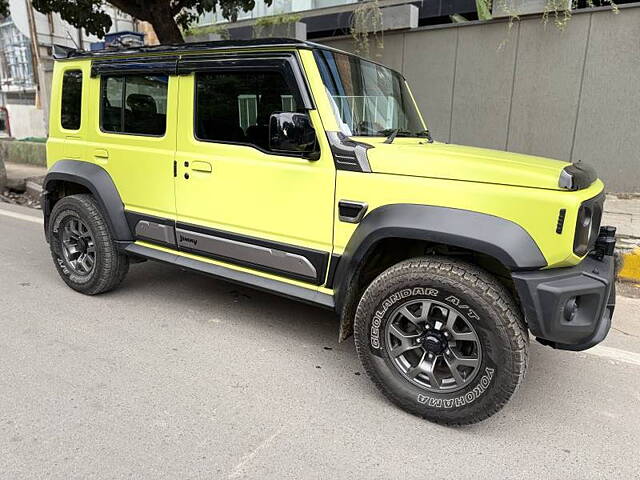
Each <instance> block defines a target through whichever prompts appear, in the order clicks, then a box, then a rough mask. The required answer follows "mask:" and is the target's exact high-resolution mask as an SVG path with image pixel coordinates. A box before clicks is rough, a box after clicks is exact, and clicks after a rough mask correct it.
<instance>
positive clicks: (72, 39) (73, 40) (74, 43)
mask: <svg viewBox="0 0 640 480" xmlns="http://www.w3.org/2000/svg"><path fill="white" fill-rule="evenodd" d="M66 32H67V35H69V38H70V39H71V41H72V42H73V45H74V46H75V47H76V50H80V47H78V44H77V43H76V41H75V39H74V38H73V37H72V36H71V34H70V33H69V30H67V31H66Z"/></svg>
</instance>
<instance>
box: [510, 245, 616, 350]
mask: <svg viewBox="0 0 640 480" xmlns="http://www.w3.org/2000/svg"><path fill="white" fill-rule="evenodd" d="M512 277H513V280H514V284H515V287H516V290H517V292H518V295H519V297H520V302H521V304H522V308H523V310H524V314H525V318H526V320H527V323H528V325H529V330H531V333H533V335H535V336H536V337H537V338H538V340H539V341H540V342H541V343H543V344H545V345H550V346H552V347H554V348H559V349H562V350H586V349H587V348H591V347H593V346H594V345H596V344H598V343H600V342H602V341H603V340H604V339H605V337H606V336H607V333H609V328H611V318H612V316H613V310H614V307H615V301H616V293H615V292H616V291H615V268H614V258H613V256H611V255H604V256H601V257H600V258H597V257H595V256H588V257H586V258H585V259H584V260H583V261H582V262H581V263H580V264H579V265H576V266H575V267H570V268H556V269H549V270H539V271H535V272H514V273H513V274H512Z"/></svg>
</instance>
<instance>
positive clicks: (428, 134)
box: [417, 129, 433, 143]
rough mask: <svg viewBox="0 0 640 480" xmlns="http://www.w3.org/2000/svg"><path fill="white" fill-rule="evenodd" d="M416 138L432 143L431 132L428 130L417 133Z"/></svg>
mask: <svg viewBox="0 0 640 480" xmlns="http://www.w3.org/2000/svg"><path fill="white" fill-rule="evenodd" d="M417 136H418V137H424V138H426V139H427V142H428V143H433V137H432V136H431V132H430V131H429V130H428V129H427V130H423V131H421V132H418V133H417Z"/></svg>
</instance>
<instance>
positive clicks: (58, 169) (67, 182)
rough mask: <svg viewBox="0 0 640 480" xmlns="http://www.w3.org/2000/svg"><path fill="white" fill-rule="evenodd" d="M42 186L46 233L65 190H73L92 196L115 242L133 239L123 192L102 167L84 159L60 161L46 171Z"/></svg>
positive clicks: (73, 191)
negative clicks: (122, 197) (55, 206)
mask: <svg viewBox="0 0 640 480" xmlns="http://www.w3.org/2000/svg"><path fill="white" fill-rule="evenodd" d="M42 188H43V194H42V211H43V214H44V229H45V236H46V235H47V232H48V225H49V217H50V215H51V211H52V209H53V206H54V204H55V203H56V202H57V201H58V200H59V199H60V198H61V193H62V192H65V191H68V190H71V192H72V193H79V192H82V191H84V192H88V193H91V195H93V197H94V198H95V199H96V201H97V202H98V205H99V206H100V209H101V210H102V212H103V214H104V215H105V219H106V221H107V224H108V226H109V230H110V232H111V234H112V235H113V238H114V240H115V241H117V242H131V241H133V235H132V234H131V229H130V228H129V224H128V223H127V219H126V216H125V213H124V204H123V203H122V199H121V198H120V194H119V193H118V190H117V188H116V186H115V184H114V183H113V180H112V179H111V176H110V175H109V174H108V173H107V171H106V170H105V169H104V168H102V167H101V166H99V165H96V164H93V163H89V162H84V161H81V160H59V161H58V162H56V163H55V164H54V165H53V166H52V167H51V169H50V170H49V172H48V173H47V175H46V177H45V179H44V182H43V185H42ZM47 240H48V238H47Z"/></svg>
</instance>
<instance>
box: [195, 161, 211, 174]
mask: <svg viewBox="0 0 640 480" xmlns="http://www.w3.org/2000/svg"><path fill="white" fill-rule="evenodd" d="M191 170H193V171H194V172H203V173H211V172H212V171H213V169H212V168H211V164H210V163H209V162H201V161H198V160H196V161H194V162H191Z"/></svg>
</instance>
